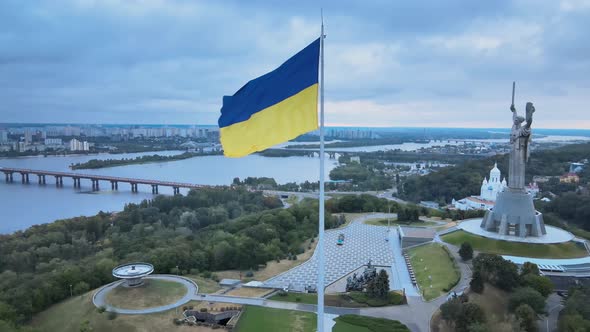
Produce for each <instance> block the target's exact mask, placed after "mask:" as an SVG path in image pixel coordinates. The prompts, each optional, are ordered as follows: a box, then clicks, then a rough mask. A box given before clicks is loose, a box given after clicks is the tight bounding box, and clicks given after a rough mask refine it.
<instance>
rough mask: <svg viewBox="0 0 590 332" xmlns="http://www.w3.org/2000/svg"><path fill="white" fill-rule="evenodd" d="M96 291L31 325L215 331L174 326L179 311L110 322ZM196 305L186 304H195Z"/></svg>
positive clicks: (131, 331) (65, 330)
mask: <svg viewBox="0 0 590 332" xmlns="http://www.w3.org/2000/svg"><path fill="white" fill-rule="evenodd" d="M93 292H94V291H90V292H88V293H86V294H84V295H81V296H75V297H72V298H70V299H67V300H65V301H62V302H60V303H57V304H55V305H53V306H51V307H49V309H47V310H45V311H43V312H40V313H39V314H37V315H35V316H34V317H33V320H32V322H31V325H30V326H31V327H33V328H35V329H36V330H38V331H60V332H79V331H80V325H81V324H82V323H83V322H84V321H86V320H87V321H89V322H90V327H91V328H92V331H94V332H160V331H171V330H173V331H175V332H213V331H214V330H212V329H209V328H204V327H196V326H192V327H191V326H175V325H173V323H172V319H173V318H175V317H179V315H177V314H176V310H169V311H166V312H161V313H157V314H150V315H118V316H117V318H115V319H114V320H109V319H108V318H107V315H108V314H107V313H102V314H101V313H99V312H98V310H97V309H96V307H95V306H94V305H93V304H92V294H93ZM194 303H197V302H192V303H188V304H187V305H194ZM217 331H219V330H217Z"/></svg>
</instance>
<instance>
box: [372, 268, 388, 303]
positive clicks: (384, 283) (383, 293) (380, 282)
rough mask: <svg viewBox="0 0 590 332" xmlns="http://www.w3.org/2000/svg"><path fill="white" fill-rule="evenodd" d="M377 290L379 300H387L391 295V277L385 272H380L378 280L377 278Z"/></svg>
mask: <svg viewBox="0 0 590 332" xmlns="http://www.w3.org/2000/svg"><path fill="white" fill-rule="evenodd" d="M375 281H376V284H377V289H376V295H377V297H379V298H382V299H383V298H386V297H387V295H388V294H389V276H388V275H387V272H386V271H385V270H381V271H379V274H378V275H377V278H375Z"/></svg>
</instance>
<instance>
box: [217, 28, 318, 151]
mask: <svg viewBox="0 0 590 332" xmlns="http://www.w3.org/2000/svg"><path fill="white" fill-rule="evenodd" d="M319 54H320V39H319V38H318V39H317V40H316V41H314V42H313V43H311V44H310V45H308V46H307V47H306V48H304V49H303V50H301V51H300V52H299V53H297V54H295V55H294V56H293V57H292V58H290V59H289V60H287V61H286V62H285V63H283V64H282V65H281V66H280V67H278V68H277V69H275V70H273V71H271V72H270V73H268V74H266V75H263V76H260V77H258V78H256V79H253V80H252V81H250V82H248V83H247V84H246V85H244V86H243V87H242V88H241V89H240V90H238V92H236V93H235V94H234V95H233V96H224V97H223V106H222V108H221V116H220V117H219V128H220V134H221V144H222V146H223V151H224V152H223V153H224V155H225V156H227V157H243V156H246V155H248V154H251V153H253V152H256V151H262V150H265V149H267V148H269V147H271V146H273V145H276V144H279V143H282V142H286V141H288V140H290V139H293V138H295V137H297V136H299V135H301V134H304V133H306V132H309V131H312V130H316V129H317V128H318V112H317V105H318V68H319Z"/></svg>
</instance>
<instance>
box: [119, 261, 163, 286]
mask: <svg viewBox="0 0 590 332" xmlns="http://www.w3.org/2000/svg"><path fill="white" fill-rule="evenodd" d="M152 272H154V266H153V265H152V264H149V263H141V262H137V263H127V264H123V265H119V266H117V267H115V268H114V269H113V277H115V278H119V279H122V280H124V281H125V285H126V286H128V287H136V286H140V285H141V284H143V278H144V277H146V276H148V275H150V274H151V273H152Z"/></svg>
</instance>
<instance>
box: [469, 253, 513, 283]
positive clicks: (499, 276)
mask: <svg viewBox="0 0 590 332" xmlns="http://www.w3.org/2000/svg"><path fill="white" fill-rule="evenodd" d="M473 270H474V271H479V272H480V273H481V276H482V277H483V279H484V281H487V282H489V283H491V284H492V285H494V286H496V287H498V288H500V289H502V290H505V291H511V290H512V289H513V288H514V287H517V286H518V285H519V283H520V280H519V275H518V267H517V266H516V264H514V263H512V262H510V261H507V260H505V259H504V258H502V256H499V255H495V254H479V255H477V257H475V258H474V259H473Z"/></svg>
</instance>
